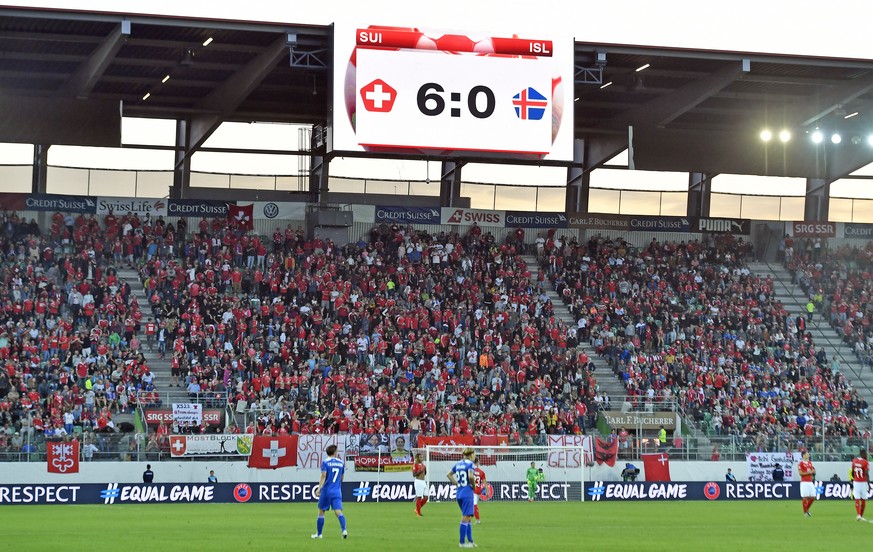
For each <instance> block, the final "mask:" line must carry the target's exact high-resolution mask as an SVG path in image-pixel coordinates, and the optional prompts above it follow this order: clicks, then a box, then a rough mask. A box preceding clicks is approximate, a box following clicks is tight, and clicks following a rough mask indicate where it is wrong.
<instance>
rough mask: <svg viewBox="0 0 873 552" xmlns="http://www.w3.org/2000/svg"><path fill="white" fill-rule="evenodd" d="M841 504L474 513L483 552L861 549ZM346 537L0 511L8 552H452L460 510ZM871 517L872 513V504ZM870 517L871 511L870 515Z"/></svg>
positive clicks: (161, 515) (225, 523)
mask: <svg viewBox="0 0 873 552" xmlns="http://www.w3.org/2000/svg"><path fill="white" fill-rule="evenodd" d="M853 504H854V503H853V502H852V501H850V500H843V501H836V500H830V501H822V502H818V503H816V504H815V505H814V506H813V508H812V514H813V517H812V518H805V517H803V515H802V511H801V507H800V501H799V500H792V501H756V502H751V501H750V502H637V503H607V502H603V503H592V502H585V503H579V502H572V503H567V502H560V503H554V502H552V503H533V504H528V503H526V502H497V503H485V504H483V505H482V506H481V508H480V509H481V514H482V524H481V525H474V526H473V538H474V540H475V541H476V543H477V544H478V545H479V549H480V550H495V551H500V552H505V551H509V550H530V551H535V550H562V551H571V550H592V551H595V550H634V551H641V550H642V551H649V550H652V551H661V550H663V551H671V552H674V551H681V550H689V551H691V550H693V551H697V550H705V551H707V552H714V551H718V550H725V551H728V550H729V551H736V550H766V551H768V552H770V551H775V550H803V551H804V552H811V551H814V550H855V549H857V550H862V549H866V548H867V547H868V546H870V542H871V541H873V523H866V522H858V521H855V509H854V505H853ZM345 508H346V509H345V513H346V517H347V518H348V530H349V538H348V540H345V541H344V540H343V539H342V537H341V535H340V530H339V523H338V522H337V520H336V517H335V516H334V515H333V514H332V513H330V512H328V514H327V516H326V518H327V519H326V523H325V531H324V538H323V539H321V540H312V539H310V535H311V534H312V533H314V532H315V516H316V508H315V505H314V504H276V503H273V504H205V505H201V504H184V505H183V504H158V505H154V504H149V505H114V506H104V505H99V506H3V507H0V516H2V520H3V521H2V527H3V533H4V534H3V541H4V542H5V543H7V546H9V547H10V548H9V549H10V550H50V551H53V552H60V551H64V550H71V551H78V550H88V551H100V550H111V551H117V550H135V551H138V550H149V551H164V550H184V551H186V552H187V551H190V550H208V551H212V552H214V551H220V550H232V551H239V550H257V551H270V550H295V551H296V550H323V551H331V552H333V551H335V550H343V549H345V550H354V551H359V550H362V551H363V550H379V551H386V550H409V551H415V552H419V551H425V550H452V549H457V548H458V521H459V519H460V517H459V511H458V507H457V505H456V504H455V503H453V502H442V503H429V504H428V505H427V506H425V508H424V514H425V517H424V518H417V517H416V516H415V514H414V513H413V511H412V504H397V503H393V504H375V503H372V504H371V503H366V504H358V503H354V502H350V503H347V504H346V505H345ZM871 509H873V508H871ZM869 515H870V516H871V518H873V512H870V514H869Z"/></svg>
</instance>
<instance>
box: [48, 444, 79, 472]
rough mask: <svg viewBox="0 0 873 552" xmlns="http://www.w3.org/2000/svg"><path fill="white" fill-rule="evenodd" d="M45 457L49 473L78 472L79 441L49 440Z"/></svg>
mask: <svg viewBox="0 0 873 552" xmlns="http://www.w3.org/2000/svg"><path fill="white" fill-rule="evenodd" d="M45 459H46V465H47V466H48V471H49V473H79V441H58V442H53V441H49V442H48V443H46V449H45Z"/></svg>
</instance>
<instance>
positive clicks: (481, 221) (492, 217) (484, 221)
mask: <svg viewBox="0 0 873 552" xmlns="http://www.w3.org/2000/svg"><path fill="white" fill-rule="evenodd" d="M440 219H441V220H440V223H441V224H457V225H472V224H473V223H474V222H475V223H476V224H478V225H479V226H500V227H502V226H504V225H505V223H506V211H483V210H480V209H465V208H463V207H443V208H442V212H441V217H440Z"/></svg>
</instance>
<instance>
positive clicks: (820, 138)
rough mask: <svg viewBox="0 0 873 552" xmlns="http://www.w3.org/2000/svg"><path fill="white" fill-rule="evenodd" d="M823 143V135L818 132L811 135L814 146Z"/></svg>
mask: <svg viewBox="0 0 873 552" xmlns="http://www.w3.org/2000/svg"><path fill="white" fill-rule="evenodd" d="M823 141H824V134H822V132H821V131H820V130H816V131H815V132H813V133H812V142H813V143H814V144H821V143H822V142H823Z"/></svg>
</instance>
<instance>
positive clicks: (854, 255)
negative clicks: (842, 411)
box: [783, 237, 873, 369]
mask: <svg viewBox="0 0 873 552" xmlns="http://www.w3.org/2000/svg"><path fill="white" fill-rule="evenodd" d="M802 241H803V243H802V244H800V249H802V251H798V252H796V253H794V252H793V250H794V249H795V244H794V240H793V239H791V238H790V237H786V239H785V240H783V242H787V245H786V246H785V247H786V250H787V251H788V252H789V254H786V255H785V259H784V262H785V266H786V268H787V269H788V270H789V271H790V273H791V275H792V280H793V281H794V282H795V283H797V284H799V285H800V286H801V288H802V289H803V291H804V293H806V294H807V299H808V300H809V301H810V302H811V303H813V305H814V306H815V308H816V311H817V312H821V316H822V318H821V320H823V321H825V322H827V323H828V324H830V326H831V327H833V329H834V330H835V331H836V332H837V335H839V336H840V338H841V339H842V340H843V342H844V343H845V344H846V345H848V346H849V347H850V348H852V349H853V350H854V352H855V354H856V355H857V358H858V360H859V361H860V362H861V364H862V365H864V366H868V367H873V328H871V321H873V301H871V297H873V242H868V243H867V245H866V246H864V247H857V246H854V245H848V244H847V245H843V246H841V247H838V248H835V249H828V248H827V244H826V243H825V244H824V246H822V245H819V246H818V247H816V245H817V244H820V242H821V240H817V241H815V242H813V240H811V239H807V240H802ZM833 362H834V363H835V368H836V369H839V362H838V361H837V359H836V358H834V359H833Z"/></svg>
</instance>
